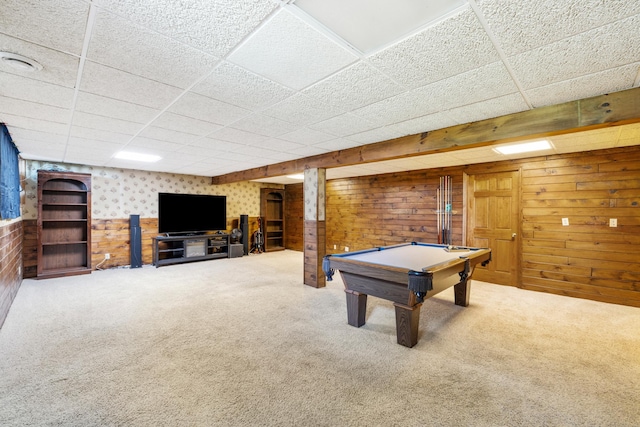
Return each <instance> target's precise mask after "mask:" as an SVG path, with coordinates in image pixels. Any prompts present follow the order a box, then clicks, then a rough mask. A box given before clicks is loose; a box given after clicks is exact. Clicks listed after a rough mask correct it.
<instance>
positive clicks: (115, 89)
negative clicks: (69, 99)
mask: <svg viewBox="0 0 640 427" xmlns="http://www.w3.org/2000/svg"><path fill="white" fill-rule="evenodd" d="M80 89H81V90H82V91H83V92H89V93H93V94H95V95H101V96H106V97H109V98H115V99H118V100H121V101H126V102H130V103H132V104H138V105H144V106H146V107H149V108H158V109H161V108H164V107H166V106H167V105H168V104H169V103H170V102H172V101H173V100H174V99H176V98H177V97H178V96H179V95H180V94H181V93H182V90H180V89H179V88H177V87H175V86H169V85H166V84H163V83H158V82H156V81H153V80H149V79H145V78H143V77H140V76H136V75H133V74H129V73H126V72H124V71H121V70H116V69H115V68H111V67H106V66H104V65H100V64H96V63H95V62H91V61H86V62H85V65H84V71H83V73H82V82H81V83H80ZM149 94H153V96H149Z"/></svg>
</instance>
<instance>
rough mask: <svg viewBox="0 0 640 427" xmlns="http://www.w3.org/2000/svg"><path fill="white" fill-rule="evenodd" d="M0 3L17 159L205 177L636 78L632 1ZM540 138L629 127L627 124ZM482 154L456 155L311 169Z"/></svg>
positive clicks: (590, 143)
mask: <svg viewBox="0 0 640 427" xmlns="http://www.w3.org/2000/svg"><path fill="white" fill-rule="evenodd" d="M2 3H3V4H2V6H1V13H0V51H4V52H9V53H13V54H19V55H23V56H26V57H29V58H32V59H34V60H35V61H37V62H38V63H39V64H40V65H41V66H42V69H41V70H39V71H32V72H30V71H25V70H24V69H18V68H14V67H12V66H11V65H9V64H8V63H7V61H0V121H1V122H4V123H6V125H7V127H8V129H9V131H10V133H11V135H12V137H13V140H14V142H15V143H16V145H17V147H18V149H19V150H20V151H21V155H22V156H23V157H24V158H27V159H34V160H46V161H51V162H64V163H78V164H85V165H93V166H105V167H115V168H132V169H141V170H153V171H162V172H168V173H180V174H191V175H203V176H218V175H223V174H227V173H231V172H236V171H242V170H246V169H251V168H255V167H260V166H264V165H269V164H274V163H280V162H283V161H288V160H294V159H299V158H304V157H308V156H314V155H317V154H323V153H327V152H331V151H335V150H340V149H346V148H351V147H356V146H360V145H364V144H369V143H375V142H379V141H384V140H389V139H393V138H398V137H402V136H405V135H411V134H416V133H421V132H426V131H430V130H434V129H441V128H445V127H449V126H454V125H457V124H462V123H468V122H473V121H477V120H483V119H488V118H492V117H497V116H501V115H505V114H512V113H517V112H521V111H525V110H530V109H533V108H537V107H543V106H548V105H553V104H559V103H563V102H568V101H574V100H577V99H582V98H587V97H591V96H597V95H601V94H605V93H611V92H616V91H620V90H625V89H629V88H632V87H638V86H640V2H637V1H606V2H603V1H585V0H540V1H536V2H525V1H509V2H505V1H502V0H468V1H464V0H449V1H447V0H439V1H434V2H418V1H411V0H402V1H400V0H398V1H394V2H389V1H382V0H377V1H364V0H359V1H351V2H345V1H338V0H332V1H321V0H293V1H292V0H289V1H284V0H283V1H276V0H207V1H202V0H184V1H180V2H177V1H172V0H155V1H150V0H144V1H141V0H121V1H118V2H114V1H109V0H93V1H85V0H26V1H25V0H4V1H3V2H2ZM389 5H391V6H392V9H391V10H386V9H385V7H387V6H389ZM362 18H364V19H362ZM382 34H383V36H382V37H380V36H381V35H382ZM552 143H553V144H554V147H555V148H554V150H555V151H554V152H555V153H562V152H570V151H584V150H591V149H599V148H610V147H616V146H623V145H638V144H640V135H639V133H638V130H637V126H633V125H629V126H624V127H619V128H612V129H603V130H598V131H591V132H589V133H581V134H573V135H563V136H558V137H554V138H552ZM121 150H126V151H133V152H139V153H144V154H153V155H159V156H160V157H161V158H162V159H161V160H160V161H158V162H155V163H137V162H133V161H130V160H122V159H117V158H115V157H114V155H115V154H116V153H117V152H118V151H121ZM500 158H503V157H498V155H497V154H496V153H495V152H493V151H492V150H491V148H490V147H481V148H470V149H467V150H461V151H457V152H453V153H438V154H432V155H427V156H420V157H411V158H406V159H395V160H389V161H383V162H377V163H371V164H363V165H356V166H349V167H340V168H333V169H330V170H328V177H329V178H338V177H346V176H355V175H366V174H372V173H386V172H397V171H402V170H410V169H421V168H428V167H434V166H438V167H440V166H447V165H449V166H452V165H456V164H469V163H477V162H485V161H494V160H498V159H500ZM267 181H268V182H281V183H285V182H290V181H288V180H287V179H286V178H285V177H275V178H271V179H270V180H267Z"/></svg>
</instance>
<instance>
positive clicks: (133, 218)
mask: <svg viewBox="0 0 640 427" xmlns="http://www.w3.org/2000/svg"><path fill="white" fill-rule="evenodd" d="M129 241H130V242H131V243H130V249H129V251H130V257H131V268H140V267H142V230H141V229H140V215H130V216H129Z"/></svg>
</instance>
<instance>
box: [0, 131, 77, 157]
mask: <svg viewBox="0 0 640 427" xmlns="http://www.w3.org/2000/svg"><path fill="white" fill-rule="evenodd" d="M9 132H11V129H9ZM17 144H18V143H17V141H16V145H17ZM66 146H67V144H56V143H46V144H43V143H42V141H32V140H29V139H22V140H21V141H20V145H18V148H19V150H20V157H22V158H23V159H31V160H50V161H58V162H61V161H62V160H63V157H64V152H65V149H66Z"/></svg>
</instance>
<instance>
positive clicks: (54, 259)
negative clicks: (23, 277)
mask: <svg viewBox="0 0 640 427" xmlns="http://www.w3.org/2000/svg"><path fill="white" fill-rule="evenodd" d="M37 234H38V237H37V239H38V241H37V246H38V255H37V257H38V266H37V277H38V278H47V277H60V276H70V275H75V274H88V273H91V174H85V173H76V172H60V171H44V170H39V171H38V220H37Z"/></svg>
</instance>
